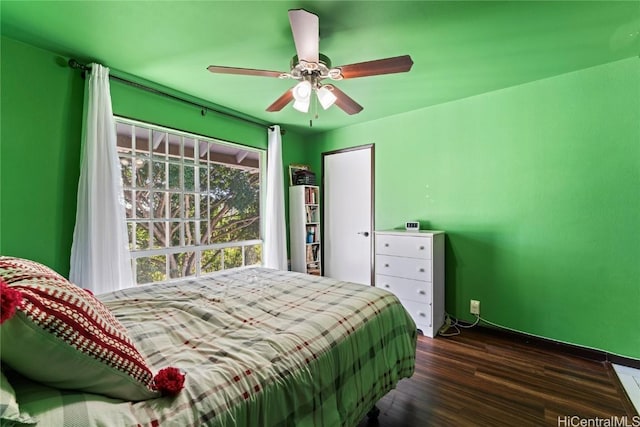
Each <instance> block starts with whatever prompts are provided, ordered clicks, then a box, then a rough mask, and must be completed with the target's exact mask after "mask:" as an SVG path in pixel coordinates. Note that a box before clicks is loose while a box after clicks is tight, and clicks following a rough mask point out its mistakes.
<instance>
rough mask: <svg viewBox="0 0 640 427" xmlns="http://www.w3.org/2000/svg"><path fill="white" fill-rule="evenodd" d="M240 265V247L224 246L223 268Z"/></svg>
mask: <svg viewBox="0 0 640 427" xmlns="http://www.w3.org/2000/svg"><path fill="white" fill-rule="evenodd" d="M235 267H242V247H240V246H236V247H233V248H224V268H225V270H226V269H227V268H235Z"/></svg>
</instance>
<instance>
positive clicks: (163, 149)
mask: <svg viewBox="0 0 640 427" xmlns="http://www.w3.org/2000/svg"><path fill="white" fill-rule="evenodd" d="M151 141H152V145H151V150H152V151H153V157H154V158H156V159H165V158H166V157H167V133H166V132H161V131H158V130H153V131H152V132H151Z"/></svg>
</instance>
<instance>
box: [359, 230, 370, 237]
mask: <svg viewBox="0 0 640 427" xmlns="http://www.w3.org/2000/svg"><path fill="white" fill-rule="evenodd" d="M358 234H362V235H363V236H364V237H369V232H368V231H358Z"/></svg>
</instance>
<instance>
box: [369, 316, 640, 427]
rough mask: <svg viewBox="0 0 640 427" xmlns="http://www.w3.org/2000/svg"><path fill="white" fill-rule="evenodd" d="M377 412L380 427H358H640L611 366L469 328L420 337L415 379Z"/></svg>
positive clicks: (383, 401) (374, 422)
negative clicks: (433, 336) (431, 337)
mask: <svg viewBox="0 0 640 427" xmlns="http://www.w3.org/2000/svg"><path fill="white" fill-rule="evenodd" d="M377 407H378V409H380V414H379V416H378V418H377V420H363V421H362V422H361V423H360V424H359V426H358V427H365V426H380V427H402V426H406V427H413V426H415V427H422V426H543V425H551V426H567V427H571V426H582V425H589V426H591V425H621V426H625V425H626V426H640V417H638V414H637V413H636V411H635V408H634V407H633V405H632V404H631V401H630V400H629V398H628V397H627V396H626V394H625V392H624V390H623V388H622V386H621V385H620V382H619V381H618V378H617V377H616V374H615V372H614V370H613V367H612V366H611V365H610V364H609V363H608V362H597V361H593V360H587V359H584V358H581V357H577V356H573V355H568V354H566V353H563V352H558V351H556V350H554V349H549V348H544V346H540V345H536V344H531V343H525V342H518V341H516V340H512V339H509V338H506V337H504V336H500V335H497V334H495V333H492V332H490V331H487V330H486V329H483V328H473V329H463V330H462V333H461V334H460V335H458V336H455V337H447V338H445V337H438V338H435V339H430V338H426V337H423V336H419V338H418V350H417V359H416V371H415V373H414V375H413V377H411V378H409V379H404V380H402V381H400V383H399V384H398V386H397V387H396V389H395V390H392V391H391V392H390V393H388V394H387V395H386V396H385V397H384V398H382V399H381V400H380V401H379V402H378V405H377ZM625 416H626V419H625V418H623V417H625ZM572 417H574V418H572ZM598 418H599V419H600V424H597V422H598V420H597V419H598ZM604 419H606V420H609V421H605V420H604ZM606 422H609V424H606ZM614 422H618V423H621V424H614ZM581 423H583V424H581ZM588 423H591V424H588Z"/></svg>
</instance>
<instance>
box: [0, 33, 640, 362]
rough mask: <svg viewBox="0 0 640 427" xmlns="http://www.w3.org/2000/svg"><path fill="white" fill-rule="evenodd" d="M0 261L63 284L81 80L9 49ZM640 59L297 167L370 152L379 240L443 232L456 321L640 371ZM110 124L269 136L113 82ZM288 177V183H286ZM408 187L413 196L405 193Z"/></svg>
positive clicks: (432, 119) (328, 145) (251, 139)
mask: <svg viewBox="0 0 640 427" xmlns="http://www.w3.org/2000/svg"><path fill="white" fill-rule="evenodd" d="M1 67H2V68H1V88H2V103H1V111H0V112H1V116H0V119H1V125H2V126H1V134H0V144H1V146H0V253H2V254H4V255H15V256H22V257H26V258H31V259H35V260H37V261H40V262H43V263H45V264H47V265H49V266H51V267H52V268H54V269H56V270H58V271H60V272H61V273H62V274H67V273H68V269H69V254H70V250H71V242H72V235H73V224H74V222H75V207H76V200H75V199H76V186H77V180H78V174H79V162H80V154H79V153H80V132H81V124H82V102H83V96H84V95H83V90H84V80H83V79H82V78H81V77H80V73H79V72H77V71H74V70H71V69H69V68H68V67H67V66H66V65H65V62H64V60H63V59H62V58H60V57H59V56H57V55H56V54H55V53H52V52H49V51H46V50H41V49H38V48H35V47H33V46H30V45H26V44H23V43H20V42H16V41H14V40H11V39H8V38H4V37H3V38H2V64H1ZM639 76H640V62H639V61H638V59H637V58H633V59H628V60H624V61H619V62H615V63H611V64H607V65H603V66H599V67H595V68H590V69H586V70H583V71H580V72H576V73H571V74H567V75H562V76H558V77H555V78H551V79H546V80H541V81H537V82H533V83H530V84H526V85H522V86H518V87H514V88H510V89H506V90H501V91H496V92H492V93H488V94H485V95H481V96H477V97H473V98H468V99H464V100H461V101H458V102H452V103H448V104H443V105H440V106H436V107H432V108H427V109H423V110H418V111H414V112H411V113H407V114H403V115H399V116H394V117H390V118H387V119H383V120H379V121H375V122H370V123H366V124H363V125H357V126H351V127H347V128H343V129H339V130H336V131H333V132H329V133H326V134H321V135H317V136H315V137H309V136H303V135H299V134H296V133H294V132H291V131H289V132H287V133H286V135H285V136H284V137H283V163H284V170H285V177H287V175H286V173H287V170H288V169H287V166H288V164H290V163H307V164H310V165H311V166H312V168H313V169H314V171H316V172H317V173H320V154H321V153H322V152H323V151H329V150H333V149H337V148H344V147H349V146H356V145H362V144H368V143H375V150H376V166H375V167H376V211H375V216H376V228H377V229H384V228H392V227H397V226H401V225H402V224H403V223H404V221H405V220H407V219H420V220H423V221H425V222H428V223H429V225H430V226H431V227H432V228H438V229H443V230H445V231H447V253H446V255H447V271H446V273H447V281H446V286H447V311H448V312H450V313H452V314H454V315H456V316H459V317H462V318H465V319H467V320H470V319H471V318H470V317H469V315H468V314H467V312H468V304H469V299H471V298H473V299H479V300H480V301H481V302H482V314H483V317H485V318H487V319H488V320H491V321H493V322H496V323H499V324H501V325H504V326H506V327H509V328H513V329H516V330H519V331H523V332H527V333H531V334H535V335H540V336H543V337H547V338H551V339H556V340H560V341H566V342H569V343H573V344H578V345H582V346H588V347H594V348H598V349H602V350H606V351H610V352H613V353H617V354H621V355H624V356H627V357H634V358H640V334H638V333H637V330H638V325H639V323H640V322H639V321H638V317H637V316H638V315H637V312H638V307H640V215H638V212H640V191H638V189H639V188H640V80H639ZM112 96H113V104H114V111H115V112H116V114H121V115H123V116H127V117H131V118H136V119H140V120H148V121H151V122H154V123H157V124H160V125H164V126H168V127H174V128H178V129H183V130H189V131H193V132H196V133H201V134H204V135H207V136H212V137H217V138H221V139H225V140H229V141H234V142H242V143H245V144H248V145H251V146H254V147H259V148H265V147H266V131H265V130H264V129H261V128H260V127H256V126H253V125H249V124H244V123H242V122H238V121H235V120H230V119H226V118H223V117H218V116H216V115H215V114H213V113H209V114H207V116H205V117H202V116H201V115H200V112H199V111H197V110H196V111H194V109H193V107H188V106H186V105H185V104H182V103H180V102H176V101H170V100H167V99H164V98H160V97H157V96H155V95H151V94H146V93H144V92H140V91H137V90H135V89H133V88H129V87H125V86H123V85H121V84H117V83H114V84H112ZM285 179H288V178H285ZM407 183H410V184H411V185H409V186H408V185H407Z"/></svg>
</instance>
